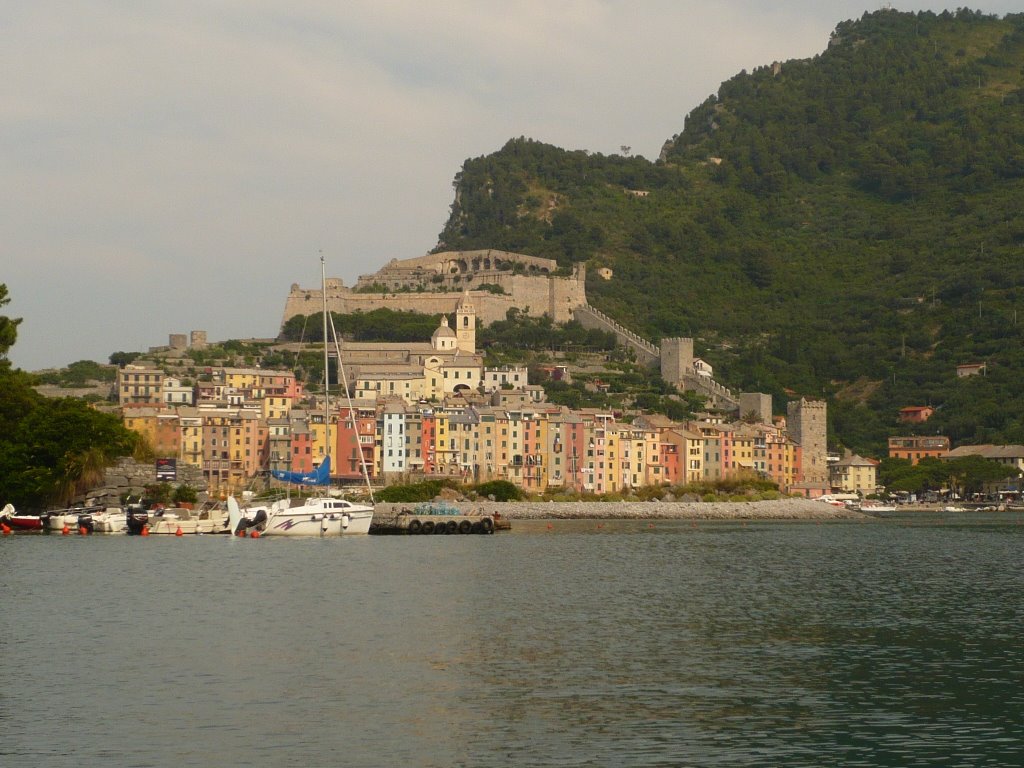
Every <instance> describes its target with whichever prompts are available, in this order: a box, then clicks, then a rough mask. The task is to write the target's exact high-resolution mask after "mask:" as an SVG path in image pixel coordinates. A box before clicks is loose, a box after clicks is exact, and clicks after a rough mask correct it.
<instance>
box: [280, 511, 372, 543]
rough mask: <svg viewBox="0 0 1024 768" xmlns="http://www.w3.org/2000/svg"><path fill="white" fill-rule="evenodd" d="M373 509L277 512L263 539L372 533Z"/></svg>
mask: <svg viewBox="0 0 1024 768" xmlns="http://www.w3.org/2000/svg"><path fill="white" fill-rule="evenodd" d="M372 522H373V510H348V511H345V512H323V511H316V510H310V509H306V508H303V507H295V508H292V509H288V510H284V511H277V512H274V513H273V514H272V515H271V516H270V519H269V520H268V522H267V527H266V530H264V531H263V535H264V536H358V535H365V534H368V533H369V532H370V523H372Z"/></svg>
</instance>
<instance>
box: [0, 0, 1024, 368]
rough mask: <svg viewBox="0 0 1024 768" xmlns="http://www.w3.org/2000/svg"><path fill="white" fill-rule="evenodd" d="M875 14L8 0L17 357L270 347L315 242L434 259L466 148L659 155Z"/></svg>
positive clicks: (676, 4) (786, 0)
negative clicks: (704, 109) (741, 83)
mask: <svg viewBox="0 0 1024 768" xmlns="http://www.w3.org/2000/svg"><path fill="white" fill-rule="evenodd" d="M894 5H895V7H897V8H899V9H901V10H919V9H923V8H930V9H933V10H942V8H944V7H946V6H943V5H941V4H937V3H927V2H923V3H922V2H904V3H895V4H894ZM970 5H971V7H974V8H980V9H981V10H983V11H986V12H991V13H997V14H1004V13H1007V12H1011V11H1014V10H1021V8H1020V7H1018V8H1017V9H1015V8H1014V7H1013V6H1014V4H1013V3H1011V2H1001V1H994V0H989V1H987V2H980V3H975V4H970ZM882 6H883V4H882V3H878V2H875V3H865V2H847V1H846V0H835V1H830V0H824V1H822V0H816V1H812V0H777V1H776V2H767V1H766V0H718V1H717V2H688V1H685V0H650V1H647V2H642V1H639V0H629V1H624V2H618V1H615V0H565V1H564V2H563V1H560V0H538V1H537V2H515V1H514V0H504V1H503V2H488V1H486V0H476V1H474V2H442V1H441V0H433V1H431V2H423V0H398V1H396V2H386V1H385V0H366V1H365V2H364V1H361V0H345V2H337V0H322V1H319V0H317V1H308V2H302V1H301V0H221V1H218V0H195V1H194V0H168V1H167V2H156V1H155V0H123V1H122V2H114V1H113V0H106V1H104V0H81V1H80V2H74V1H72V0H68V1H67V2H56V1H50V0H34V1H33V2H22V1H21V0H0V71H2V72H3V73H4V77H3V78H0V283H5V284H6V285H7V287H8V291H9V295H10V298H11V303H10V304H8V305H7V306H6V307H5V308H3V309H0V314H6V315H8V316H10V317H21V318H23V322H22V324H21V326H20V328H19V332H18V341H17V344H16V345H15V346H14V347H13V349H12V350H11V354H10V358H11V360H12V361H13V362H14V364H15V365H16V366H18V367H21V368H25V369H27V370H37V369H39V368H43V367H48V366H63V365H67V364H68V363H71V362H74V361H76V360H97V361H99V362H106V361H107V360H108V358H109V356H110V354H111V353H113V352H117V351H144V350H146V349H147V348H149V347H151V346H158V345H162V344H166V343H167V338H168V335H169V334H171V333H188V332H189V331H191V330H196V329H201V330H205V331H207V334H208V336H209V339H210V340H211V341H220V340H224V339H229V338H249V337H266V336H274V335H276V334H277V331H278V328H279V325H280V322H281V316H282V313H283V311H284V302H285V298H286V296H287V294H288V290H289V287H290V286H291V284H292V283H299V284H301V285H302V286H304V287H316V286H318V285H319V279H320V278H319V274H320V272H319V270H320V267H319V263H318V258H319V257H318V253H319V252H320V251H322V252H323V254H324V256H325V258H326V260H327V267H328V275H329V276H334V277H341V278H343V279H344V280H345V282H346V284H349V285H351V284H352V282H354V280H355V279H356V277H358V276H359V275H360V274H364V273H368V272H373V271H375V270H376V269H378V268H379V267H380V266H382V265H383V264H384V263H385V262H387V261H388V260H389V259H392V258H400V259H402V258H411V257H415V256H421V255H423V254H424V253H426V252H427V251H429V250H430V249H431V248H433V247H434V245H435V244H436V243H437V236H438V234H439V232H440V231H441V228H442V227H443V226H444V223H445V220H446V218H447V215H448V208H449V205H450V203H451V201H452V186H451V183H452V179H453V177H454V176H455V174H456V173H457V172H458V170H459V169H460V167H461V166H462V163H463V162H464V161H465V160H466V159H467V158H470V157H477V156H479V155H484V154H488V153H491V152H494V151H496V150H498V149H500V148H501V146H502V145H503V144H504V143H505V142H506V141H507V140H508V139H509V138H512V137H516V136H527V137H529V138H533V139H537V140H539V141H544V142H547V143H550V144H555V145H557V146H560V147H564V148H566V149H587V150H591V151H593V152H600V153H604V154H613V153H617V152H619V147H620V146H622V145H628V146H630V147H632V151H633V153H634V154H640V155H643V156H645V157H647V158H650V159H654V158H656V157H657V156H658V153H659V151H660V149H661V146H662V144H663V143H664V141H665V140H666V139H667V138H670V137H671V136H673V135H674V134H676V133H678V132H679V131H680V130H681V129H682V127H683V119H684V117H685V116H686V114H687V112H689V111H690V110H691V109H692V108H693V107H695V106H696V105H697V104H699V103H700V102H701V101H702V100H703V99H705V98H706V97H707V96H708V95H709V94H711V93H714V92H715V91H717V89H718V86H719V84H720V83H721V82H722V81H723V80H726V79H728V78H729V77H731V76H732V75H734V74H736V73H737V72H739V71H740V70H741V69H748V70H750V69H753V68H754V67H757V66H759V65H762V64H768V63H771V62H772V61H775V60H786V59H793V58H805V57H809V56H813V55H815V54H817V53H820V52H821V51H822V50H824V48H825V46H826V44H827V42H828V37H829V33H830V32H831V31H832V30H833V29H834V28H835V26H836V24H837V23H839V22H840V21H843V20H846V19H851V18H857V17H859V16H860V15H861V14H863V13H864V12H865V11H872V10H877V9H878V8H880V7H882ZM1018 6H1019V4H1018ZM953 7H955V5H954V6H953Z"/></svg>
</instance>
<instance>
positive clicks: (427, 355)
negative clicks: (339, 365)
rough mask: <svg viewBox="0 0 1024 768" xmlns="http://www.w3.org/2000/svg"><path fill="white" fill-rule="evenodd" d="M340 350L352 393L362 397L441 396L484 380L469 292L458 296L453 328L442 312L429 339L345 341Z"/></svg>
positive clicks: (413, 399)
mask: <svg viewBox="0 0 1024 768" xmlns="http://www.w3.org/2000/svg"><path fill="white" fill-rule="evenodd" d="M341 354H342V360H343V362H344V365H345V369H346V370H347V371H349V372H350V374H351V375H352V378H353V379H354V381H355V388H354V392H353V395H354V396H355V397H356V398H357V399H360V400H376V399H377V398H388V397H400V398H401V399H402V400H404V401H405V402H407V403H410V404H411V403H416V402H419V401H421V400H441V399H442V398H443V397H444V396H445V395H449V394H457V393H459V392H463V391H471V390H472V391H475V390H476V389H477V388H478V387H479V386H480V384H481V383H482V381H483V356H482V355H479V354H477V351H476V309H475V307H474V306H473V303H472V301H471V299H470V297H469V293H468V292H465V293H463V295H462V297H461V298H460V299H459V302H458V305H457V307H456V310H455V326H454V327H452V326H451V325H449V323H448V317H447V316H446V315H442V316H441V324H440V325H439V326H438V328H437V330H435V331H434V333H433V335H432V336H431V337H430V341H429V342H410V343H379V342H346V343H345V344H344V345H343V346H342V350H341Z"/></svg>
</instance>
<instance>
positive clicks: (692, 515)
mask: <svg viewBox="0 0 1024 768" xmlns="http://www.w3.org/2000/svg"><path fill="white" fill-rule="evenodd" d="M445 503H446V504H447V505H450V506H454V507H458V508H459V510H461V511H462V512H463V513H464V514H468V513H473V512H480V513H482V514H488V515H493V514H494V513H498V514H500V515H501V516H502V517H505V518H508V519H509V520H589V519H593V520H858V519H869V518H870V516H869V515H865V514H862V513H860V512H854V511H852V510H849V509H844V508H841V507H833V506H831V505H830V504H826V503H824V502H821V501H811V500H810V499H780V500H778V501H750V502H728V501H726V502H678V501H673V502H657V501H647V502H643V501H637V502H607V501H605V502H602V501H597V502H594V501H564V502H557V501H549V502H524V501H520V502H509V503H500V502H493V501H483V502H480V501H463V502H445ZM403 508H405V509H409V510H413V509H415V508H416V505H415V504H399V503H387V504H385V503H381V504H377V506H376V512H377V516H378V517H379V518H386V517H391V516H393V515H396V514H397V513H398V512H400V511H401V510H402V509H403Z"/></svg>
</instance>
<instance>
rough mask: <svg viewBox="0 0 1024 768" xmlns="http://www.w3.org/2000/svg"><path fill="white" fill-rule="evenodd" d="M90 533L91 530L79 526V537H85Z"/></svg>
mask: <svg viewBox="0 0 1024 768" xmlns="http://www.w3.org/2000/svg"><path fill="white" fill-rule="evenodd" d="M88 533H89V529H88V528H86V527H85V526H84V525H80V526H78V535H79V536H85V535H87V534H88Z"/></svg>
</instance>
